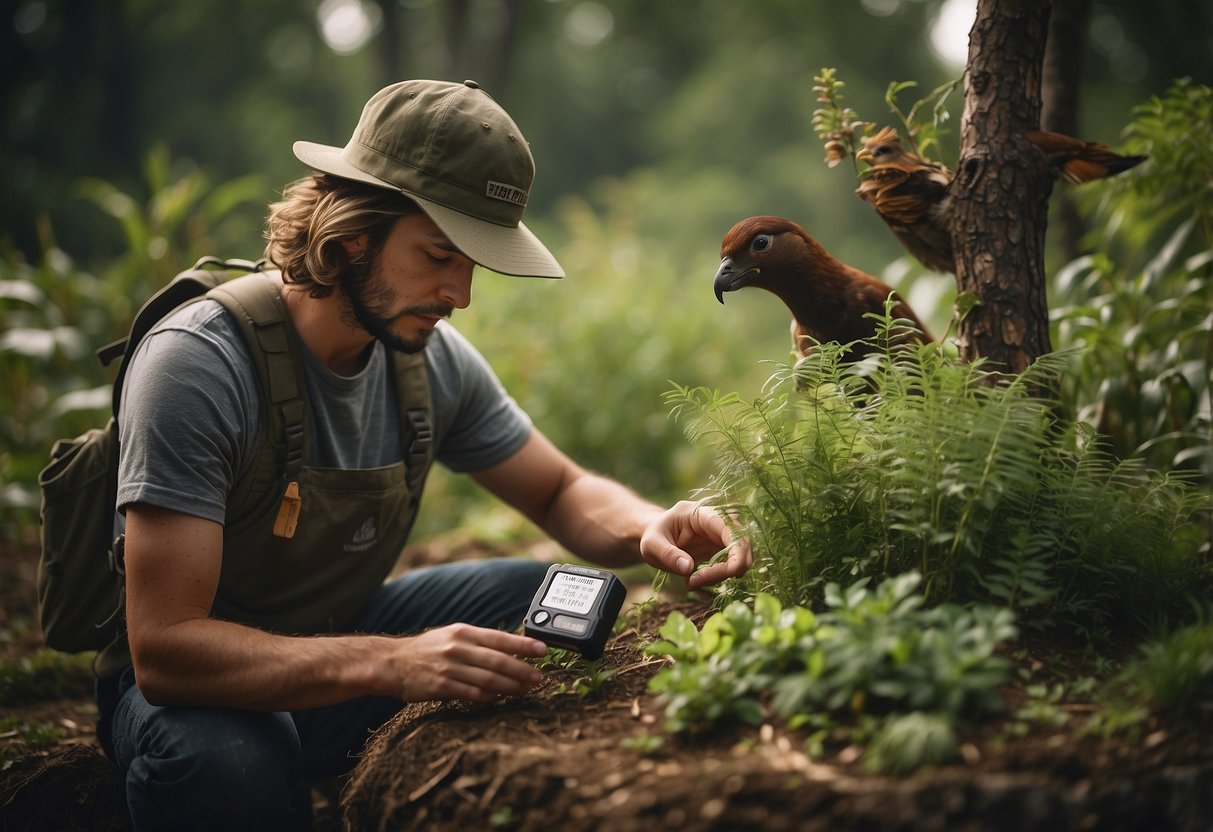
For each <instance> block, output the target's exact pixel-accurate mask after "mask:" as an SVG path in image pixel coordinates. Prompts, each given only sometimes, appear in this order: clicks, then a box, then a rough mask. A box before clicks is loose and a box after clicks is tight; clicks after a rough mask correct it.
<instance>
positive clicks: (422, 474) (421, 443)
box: [388, 350, 434, 507]
mask: <svg viewBox="0 0 1213 832" xmlns="http://www.w3.org/2000/svg"><path fill="white" fill-rule="evenodd" d="M388 352H389V360H390V361H391V362H392V367H393V372H394V374H395V381H396V398H397V402H398V407H399V411H400V441H401V450H402V451H403V454H404V464H405V479H406V481H407V482H408V487H409V493H410V494H411V495H412V504H413V506H414V507H415V506H416V503H417V502H419V501H420V499H421V487H422V484H423V483H424V482H425V478H426V474H427V473H428V472H429V469H430V466H431V465H432V464H433V462H434V416H433V402H432V401H431V399H430V381H429V372H428V370H427V369H426V363H425V353H424V352H417V353H411V354H405V353H401V352H396V351H395V350H389V351H388Z"/></svg>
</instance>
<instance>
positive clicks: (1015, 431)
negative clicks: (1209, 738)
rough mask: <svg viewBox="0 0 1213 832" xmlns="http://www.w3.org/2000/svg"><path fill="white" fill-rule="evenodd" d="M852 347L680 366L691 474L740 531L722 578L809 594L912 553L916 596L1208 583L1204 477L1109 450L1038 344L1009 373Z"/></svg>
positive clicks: (891, 329)
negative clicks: (709, 371) (749, 367)
mask: <svg viewBox="0 0 1213 832" xmlns="http://www.w3.org/2000/svg"><path fill="white" fill-rule="evenodd" d="M873 343H874V344H875V345H877V346H880V347H881V348H882V351H881V352H880V353H879V354H878V355H877V356H876V357H874V358H870V359H869V360H868V361H866V362H865V363H863V364H860V365H855V364H845V363H842V362H841V360H840V358H841V353H842V349H843V346H842V345H837V344H824V345H822V346H821V347H820V348H818V349H817V350H815V352H814V353H813V354H812V355H810V356H809V357H808V358H806V359H804V360H802V361H801V362H799V363H798V364H797V365H795V366H788V365H780V366H779V368H778V369H777V371H776V372H775V374H774V375H773V376H772V378H771V381H770V382H769V384H768V387H767V389H766V391H765V392H764V394H763V395H762V396H760V397H759V398H757V399H756V400H755V401H753V402H743V401H742V400H741V399H740V397H739V396H737V395H735V394H721V393H719V392H714V391H709V390H706V389H704V388H697V389H693V388H688V387H681V386H678V385H675V386H674V388H673V389H672V390H671V391H670V392H669V393H668V395H667V401H668V402H669V404H670V406H671V408H672V411H673V412H674V413H675V415H676V416H677V417H678V418H679V419H681V420H682V421H683V422H684V423H685V424H686V429H687V434H688V436H689V437H690V439H691V441H692V442H693V443H695V444H700V445H704V446H709V447H711V448H712V449H713V450H714V451H715V454H716V457H717V470H716V473H715V475H714V476H713V478H712V481H711V483H710V485H709V487H708V488H707V489H706V490H705V491H706V493H707V494H708V495H709V496H710V498H711V500H712V501H713V502H714V503H715V504H717V505H720V506H723V507H725V508H726V509H727V510H728V511H729V513H730V516H731V517H733V518H734V520H735V522H736V524H737V525H738V527H739V528H740V530H741V531H742V533H743V534H745V535H746V536H747V537H748V538H749V539H750V541H751V545H752V546H753V549H754V552H755V555H756V559H757V560H756V564H755V568H753V569H751V571H750V572H749V573H748V574H747V576H746V577H745V578H744V579H743V580H742V581H741V582H739V584H738V586H737V588H736V589H735V590H734V591H736V592H740V593H742V594H749V595H753V594H755V593H758V592H766V593H770V594H772V595H775V596H776V597H778V598H780V599H781V600H782V601H783V602H785V603H804V604H809V605H812V604H814V603H815V602H817V601H819V600H820V599H821V598H822V595H823V593H824V588H825V586H826V585H827V584H828V583H831V582H835V583H837V582H843V581H848V580H854V579H855V578H856V577H869V578H872V579H873V580H879V579H883V578H886V577H890V576H892V575H895V574H900V573H902V572H905V571H907V570H911V569H914V570H918V571H919V572H920V573H921V574H922V576H923V580H924V593H925V595H926V597H927V600H928V603H932V604H934V603H939V602H943V601H965V600H984V601H988V602H993V603H997V604H999V605H1006V606H1009V607H1012V608H1014V609H1016V610H1019V611H1025V612H1026V611H1031V616H1029V620H1031V621H1032V622H1033V623H1034V624H1036V625H1040V626H1045V625H1048V624H1051V623H1066V624H1070V625H1076V624H1077V625H1081V626H1084V627H1093V626H1095V625H1098V624H1106V623H1108V622H1113V621H1115V622H1117V623H1118V625H1123V624H1131V623H1133V622H1136V623H1138V624H1140V623H1142V622H1146V621H1149V620H1152V619H1153V618H1154V617H1156V616H1159V615H1164V614H1166V613H1167V612H1168V611H1171V612H1176V613H1177V614H1179V613H1182V612H1183V610H1184V600H1183V599H1184V598H1186V597H1190V596H1191V595H1196V594H1199V593H1200V592H1202V591H1205V589H1206V588H1207V587H1209V585H1210V571H1209V564H1208V562H1207V560H1206V559H1205V558H1204V557H1203V556H1202V555H1201V547H1202V545H1203V538H1204V526H1203V523H1204V522H1205V519H1206V518H1207V516H1208V512H1209V511H1210V509H1211V508H1213V502H1211V499H1210V495H1209V494H1208V493H1207V492H1204V491H1201V490H1198V489H1196V488H1193V487H1192V486H1191V484H1190V483H1188V482H1187V481H1186V480H1185V478H1184V477H1182V476H1179V475H1171V474H1157V473H1153V472H1151V471H1149V470H1148V469H1146V468H1145V467H1144V466H1143V465H1142V464H1141V463H1140V462H1139V461H1133V460H1129V461H1118V460H1116V459H1114V458H1113V457H1112V456H1111V455H1109V454H1108V453H1107V452H1106V451H1105V450H1104V449H1103V448H1102V447H1101V444H1100V442H1099V440H1098V437H1097V436H1096V435H1095V434H1094V433H1093V432H1092V431H1091V430H1090V429H1089V428H1087V427H1086V426H1085V425H1082V424H1080V423H1075V422H1073V421H1071V420H1067V419H1065V418H1063V417H1062V416H1061V415H1060V413H1059V410H1060V408H1059V407H1058V406H1057V405H1056V403H1054V402H1052V401H1050V400H1048V399H1047V398H1044V397H1042V396H1040V395H1039V392H1040V390H1042V389H1048V388H1049V387H1050V385H1052V384H1053V383H1054V382H1053V379H1055V378H1056V376H1057V375H1058V373H1060V372H1061V371H1062V370H1063V368H1064V367H1065V366H1066V362H1067V358H1066V357H1065V356H1060V355H1052V356H1046V357H1044V358H1042V359H1041V360H1040V361H1039V362H1037V364H1036V365H1035V366H1034V367H1032V368H1030V369H1029V371H1027V372H1026V373H1024V374H1022V375H1019V376H1015V377H1003V376H999V375H996V374H993V373H990V372H989V371H987V370H985V369H984V368H983V366H982V364H981V363H980V362H979V363H964V362H961V361H959V360H958V359H957V358H955V357H954V356H952V355H950V354H949V352H948V351H947V350H946V349H944V348H943V347H941V346H939V345H937V344H927V345H913V346H908V347H899V348H895V349H890V348H889V346H888V345H889V344H896V343H897V337H896V324H895V323H894V322H893V321H892V320H890V319H889V318H888V317H887V316H886V318H885V319H884V320H883V321H882V322H881V324H880V331H879V332H878V334H877V336H876V337H875V338H874V339H873Z"/></svg>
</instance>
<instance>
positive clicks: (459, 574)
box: [100, 559, 547, 830]
mask: <svg viewBox="0 0 1213 832" xmlns="http://www.w3.org/2000/svg"><path fill="white" fill-rule="evenodd" d="M546 569H547V566H546V565H545V564H542V563H537V562H535V561H531V560H524V559H506V560H493V561H483V562H482V561H476V562H467V563H455V564H445V565H442V566H433V567H427V568H423V569H416V570H413V571H411V572H408V573H406V574H405V575H403V576H402V577H400V578H397V579H396V580H394V581H392V582H390V583H387V584H385V585H384V586H383V587H382V588H381V589H380V590H379V591H378V592H377V593H376V595H375V596H374V597H373V598H372V599H371V602H370V603H369V604H368V605H367V607H366V609H365V610H364V611H363V613H362V615H361V616H360V617H359V619H358V620H357V621H356V622H354V624H353V626H352V627H351V628H350V631H351V632H363V633H392V634H408V633H415V632H420V631H421V630H425V629H429V628H431V627H439V626H442V625H444V624H451V623H454V622H459V621H462V622H467V623H471V624H477V625H480V626H483V627H495V628H498V629H505V630H513V629H515V628H516V627H517V626H518V625H519V624H520V623H521V622H522V618H523V616H524V615H526V610H527V607H528V605H529V604H530V600H531V598H532V596H533V595H534V594H535V591H536V590H537V589H538V588H539V584H540V583H541V582H542V581H543V576H544V573H545V571H546ZM134 681H135V680H134V674H133V672H132V670H131V669H129V668H128V669H127V670H126V671H125V672H124V673H123V674H122V678H121V680H120V681H119V683H118V687H117V690H116V691H114V693H115V694H116V697H117V698H116V704H115V705H114V706H113V707H112V708H110V707H106V705H105V699H108V698H109V697H100V704H101V715H100V716H101V719H102V720H108V723H107V724H108V727H109V728H110V731H109V732H105V733H109V735H110V736H111V738H112V739H111V745H112V748H111V749H109V750H111V751H112V756H113V758H114V760H115V762H116V763H117V764H118V766H119V767H120V768H121V769H122V770H123V771H124V772H125V777H126V798H127V805H128V807H129V808H130V812H131V818H132V820H133V821H134V824H135V828H136V829H140V830H142V829H206V830H213V829H223V830H238V829H257V830H277V829H309V828H310V827H311V796H310V789H309V787H308V785H307V784H308V782H309V781H312V780H319V779H324V778H329V777H334V776H336V775H340V774H344V773H346V772H348V771H349V770H350V769H351V768H353V766H354V764H355V762H357V757H358V755H359V754H360V753H361V750H362V747H363V745H364V744H365V742H366V740H367V737H368V736H369V735H370V733H371V732H372V731H374V730H375V729H376V728H378V727H379V726H380V725H382V724H383V723H384V722H386V721H387V720H388V719H389V718H391V717H392V716H393V715H394V714H395V713H396V712H397V711H398V710H399V709H400V707H401V704H402V703H401V702H400V700H398V699H391V698H383V697H372V696H364V697H360V698H358V699H353V700H350V701H348V702H344V703H341V704H338V705H330V706H327V707H323V708H314V709H311V710H304V711H293V712H279V713H260V712H252V711H236V710H229V709H223V708H181V707H162V706H157V705H152V704H149V703H148V701H147V700H146V699H144V698H143V695H142V694H141V693H140V692H139V688H138V687H136V686H135V684H134Z"/></svg>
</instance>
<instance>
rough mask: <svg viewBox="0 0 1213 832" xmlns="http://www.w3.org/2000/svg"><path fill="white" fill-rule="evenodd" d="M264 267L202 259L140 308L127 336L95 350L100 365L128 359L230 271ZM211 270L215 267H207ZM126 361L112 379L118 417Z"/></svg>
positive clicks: (261, 262) (248, 262) (262, 263)
mask: <svg viewBox="0 0 1213 832" xmlns="http://www.w3.org/2000/svg"><path fill="white" fill-rule="evenodd" d="M264 266H265V260H257V261H252V260H221V259H220V258H218V257H202V258H199V260H198V262H196V263H194V265H193V267H191V268H189V269H186V270H185V271H183V272H181V273H180V274H178V275H177V276H176V277H174V278H173V279H172V280H171V281H170V282H169V284H168V285H167V286H165V287H164V288H163V289H161V290H160V291H159V292H156V294H154V295H152V296H151V297H150V298H148V299H147V301H146V302H145V303H144V304H143V306H141V307H140V308H139V311H138V312H137V313H136V314H135V320H134V321H133V322H132V323H131V329H130V333H129V334H128V335H127V336H126V337H125V338H119V339H118V340H117V341H114V342H112V343H109V344H106V345H105V346H103V347H102V348H101V349H99V350H97V358H98V359H99V360H100V361H101V364H102V366H105V367H108V366H109V365H110V364H112V363H113V362H114V360H115V359H117V358H119V357H122V356H130V355H133V354H134V352H135V347H137V346H138V345H139V342H140V341H142V340H143V337H144V336H145V335H147V334H148V332H150V331H151V329H152V327H154V326H155V325H156V324H158V323H159V322H160V321H161V320H162V319H164V318H165V317H167V316H168V315H169V313H171V312H172V311H173V310H174V309H176V308H177V307H178V306H181V305H182V304H184V303H188V302H189V301H192V300H193V299H194V298H197V297H199V296H201V295H204V294H206V292H207V291H209V290H210V289H212V288H213V287H215V286H218V285H219V284H220V283H223V282H225V281H227V280H229V279H230V278H231V276H232V275H231V272H232V271H233V270H240V271H246V272H259V271H261V269H262V268H263V267H264ZM208 267H214V268H208ZM126 366H127V362H126V360H125V359H124V360H123V361H122V364H121V365H119V367H118V374H117V376H115V378H114V394H113V405H112V409H113V414H114V415H115V416H117V415H118V405H119V403H120V402H121V401H122V384H123V382H124V381H125V379H126Z"/></svg>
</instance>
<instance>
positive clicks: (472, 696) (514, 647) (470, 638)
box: [389, 624, 547, 702]
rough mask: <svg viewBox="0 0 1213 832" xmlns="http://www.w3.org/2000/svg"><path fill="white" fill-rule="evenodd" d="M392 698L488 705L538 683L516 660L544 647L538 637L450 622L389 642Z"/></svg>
mask: <svg viewBox="0 0 1213 832" xmlns="http://www.w3.org/2000/svg"><path fill="white" fill-rule="evenodd" d="M394 641H395V642H396V645H397V652H396V653H395V656H394V657H393V658H392V659H391V660H390V661H389V666H390V668H391V670H392V672H393V673H394V674H395V679H394V680H393V684H395V686H396V691H397V692H396V693H395V695H396V696H399V698H401V699H404V700H407V701H411V702H418V701H422V700H426V699H463V700H466V701H469V702H491V701H493V700H494V699H496V698H497V697H498V696H502V695H506V696H520V695H522V694H524V693H526V692H527V691H529V690H530V689H531V688H532V687H534V686H535V685H537V684H539V680H540V679H541V676H540V673H539V671H538V670H536V669H535V668H534V667H532V666H531V665H529V664H527V663H526V662H524V661H522V660H521V659H520V658H516V657H530V658H538V657H539V656H542V655H543V654H544V653H545V652H547V646H546V645H545V644H544V643H543V642H542V641H539V640H538V639H533V638H529V637H527V636H520V635H516V634H513V633H506V632H502V631H500V630H490V629H486V628H484V627H474V626H472V625H470V624H450V625H448V626H446V627H438V628H435V629H433V630H427V631H426V632H424V633H422V634H420V635H417V636H410V637H408V638H400V639H394Z"/></svg>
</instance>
